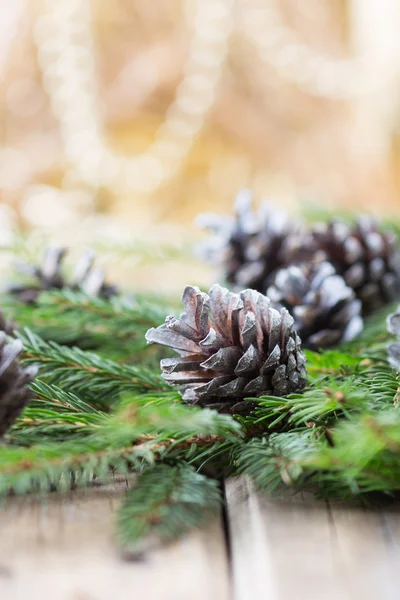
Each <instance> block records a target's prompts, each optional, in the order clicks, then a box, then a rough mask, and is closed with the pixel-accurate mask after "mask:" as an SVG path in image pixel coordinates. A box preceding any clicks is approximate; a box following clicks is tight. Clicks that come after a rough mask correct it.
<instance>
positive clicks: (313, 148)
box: [0, 0, 400, 290]
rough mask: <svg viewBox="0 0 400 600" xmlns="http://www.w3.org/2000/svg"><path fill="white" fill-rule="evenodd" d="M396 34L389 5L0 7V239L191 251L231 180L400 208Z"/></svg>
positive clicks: (147, 273) (287, 0) (168, 280)
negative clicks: (200, 220)
mask: <svg viewBox="0 0 400 600" xmlns="http://www.w3.org/2000/svg"><path fill="white" fill-rule="evenodd" d="M399 30H400V5H399V3H398V2H397V0H385V2H383V3H382V2H380V1H379V0H307V2H301V3H299V2H296V1H295V0H268V1H267V0H152V2H148V0H13V1H12V2H10V1H9V0H0V98H1V112H0V123H1V129H0V246H7V245H11V244H12V241H13V236H15V235H16V233H15V232H16V231H17V230H19V231H22V232H25V234H26V235H28V236H29V235H31V236H33V239H35V236H38V235H39V234H41V233H43V234H44V235H45V236H47V238H52V239H53V240H55V241H57V243H65V244H67V245H70V246H74V247H75V246H79V245H88V244H103V246H106V247H107V248H112V246H113V244H114V245H118V244H119V245H120V246H121V245H122V246H124V247H125V249H126V254H128V253H129V247H131V246H135V245H136V247H138V246H140V245H144V244H146V243H149V244H151V243H152V244H156V243H158V244H160V243H161V244H169V243H170V244H177V243H180V242H182V243H185V241H186V240H188V238H189V237H191V236H192V235H193V233H194V232H195V227H194V225H193V220H194V217H195V216H196V214H197V213H198V212H203V211H215V212H224V211H230V210H231V203H232V199H233V197H234V195H235V193H236V191H237V189H238V188H241V187H249V188H251V189H253V191H254V193H255V195H256V197H261V196H268V197H272V198H276V199H277V202H278V203H279V205H283V206H286V207H287V208H288V209H289V210H291V209H293V208H295V207H296V205H298V204H299V203H300V202H304V201H309V202H316V203H318V205H319V206H326V207H327V208H342V207H350V208H353V209H364V210H368V211H372V212H375V213H378V214H382V213H391V214H393V213H396V212H398V207H399V191H400V190H399V187H400V169H399V160H400V156H399V150H400V145H399V123H400V119H399V117H400V114H399V108H400V107H399V98H400V96H399V84H400V36H399ZM4 256H5V254H4V255H3V257H4ZM166 262H167V258H166V259H165V263H166ZM121 268H122V267H121ZM193 269H195V275H194V277H195V279H196V281H199V282H201V281H202V278H205V277H207V275H205V272H206V271H204V273H203V271H202V268H201V267H194V266H192V265H190V261H188V265H187V266H186V267H184V268H182V269H180V270H179V272H178V273H177V271H176V269H175V270H174V269H173V266H171V265H169V266H168V267H167V266H166V264H164V265H163V267H162V270H161V271H160V269H159V270H157V268H156V267H155V266H152V267H149V265H146V266H143V265H142V266H140V265H139V264H136V265H135V272H134V274H131V275H127V274H126V273H125V272H123V271H121V273H120V276H121V277H122V278H125V277H128V278H129V277H130V278H131V279H132V280H134V281H132V283H135V284H136V285H137V286H139V287H140V286H144V287H151V285H153V283H154V279H155V278H157V281H158V282H159V285H160V289H167V290H168V289H172V288H174V289H175V288H178V287H180V286H181V284H182V282H183V283H184V282H186V281H187V280H188V279H190V277H191V275H192V273H193ZM170 271H171V272H170Z"/></svg>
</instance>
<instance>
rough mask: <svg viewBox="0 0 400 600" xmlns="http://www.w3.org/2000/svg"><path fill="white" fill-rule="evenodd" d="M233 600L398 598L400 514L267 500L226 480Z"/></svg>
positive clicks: (246, 483) (243, 482) (237, 482)
mask: <svg viewBox="0 0 400 600" xmlns="http://www.w3.org/2000/svg"><path fill="white" fill-rule="evenodd" d="M227 502H228V517H229V526H230V535H231V546H232V576H233V587H234V594H233V597H234V600H250V599H251V600H254V599H255V598H263V599H264V598H265V599H267V600H317V599H318V600H321V599H323V600H350V599H351V600H378V599H379V600H395V599H396V600H397V599H398V598H399V597H400V591H399V590H400V555H399V540H400V511H396V510H395V509H392V510H391V511H385V512H381V511H368V510H363V509H361V508H345V507H343V506H333V507H332V506H330V505H328V504H327V503H325V502H316V501H315V500H311V499H310V498H306V497H304V496H300V495H297V496H295V497H288V498H285V499H281V500H277V499H272V500H271V499H267V498H265V497H261V496H259V495H257V494H256V493H255V492H254V490H253V489H252V487H251V485H250V483H249V481H248V480H246V479H245V478H240V479H238V480H231V481H228V482H227Z"/></svg>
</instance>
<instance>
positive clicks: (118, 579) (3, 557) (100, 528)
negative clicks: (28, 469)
mask: <svg viewBox="0 0 400 600" xmlns="http://www.w3.org/2000/svg"><path fill="white" fill-rule="evenodd" d="M120 497H121V493H120V492H118V493H117V492H115V490H114V491H110V490H107V491H104V490H103V491H102V490H100V491H98V492H97V493H90V494H89V493H86V494H84V493H79V494H77V493H75V494H74V495H72V496H71V497H70V498H69V499H63V500H55V499H51V500H50V501H49V502H48V504H47V505H43V504H38V503H37V502H33V501H32V500H26V499H25V500H19V501H12V502H11V503H10V504H9V505H8V507H7V508H5V509H2V510H1V511H0V598H1V600H26V599H27V598H29V599H30V600H47V599H49V600H125V599H126V600H128V599H129V600H132V599H133V598H148V599H149V600H152V599H153V598H154V599H155V600H158V599H161V598H162V599H163V600H164V599H166V600H188V598H190V599H191V600H192V599H193V600H213V599H215V600H228V598H229V575H228V563H227V556H226V548H225V539H224V534H223V528H222V525H221V522H216V523H214V524H212V525H211V526H210V527H208V528H206V529H205V530H204V531H202V532H194V533H193V534H191V535H189V536H188V537H187V538H185V539H184V540H182V541H181V542H178V543H175V544H173V545H170V546H169V547H166V548H163V549H161V550H157V551H154V552H151V553H150V554H149V555H148V556H146V558H145V559H144V560H142V561H141V562H138V561H136V562H133V561H126V560H123V559H122V557H121V556H120V555H119V553H118V550H117V547H116V544H115V540H114V539H113V531H114V523H113V517H114V509H115V507H116V506H117V504H118V502H119V501H120Z"/></svg>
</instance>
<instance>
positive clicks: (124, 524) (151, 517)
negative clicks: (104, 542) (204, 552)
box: [118, 464, 221, 554]
mask: <svg viewBox="0 0 400 600" xmlns="http://www.w3.org/2000/svg"><path fill="white" fill-rule="evenodd" d="M220 505H221V494H220V490H219V485H218V482H217V481H215V480H211V479H208V478H207V477H205V476H204V475H201V474H200V473H197V472H196V470H195V469H194V468H193V467H190V466H188V465H184V464H180V465H177V466H169V465H167V464H163V465H156V466H154V467H152V468H149V469H146V470H145V471H144V472H143V473H141V474H140V475H139V476H138V478H137V480H136V481H135V484H134V486H133V487H132V488H131V489H130V490H129V491H128V493H127V494H126V496H125V499H124V502H123V504H122V506H121V508H120V510H119V513H118V531H119V537H120V540H121V542H122V543H123V544H124V545H128V547H129V550H130V551H131V552H134V553H135V554H137V553H138V552H139V553H140V552H142V551H143V550H144V549H146V550H147V549H148V548H149V546H150V547H151V546H152V545H154V544H155V543H156V544H157V543H160V541H161V542H163V541H171V540H173V539H175V538H177V537H180V536H182V535H183V534H184V533H186V532H187V531H189V530H191V529H194V528H197V527H199V526H200V525H202V524H203V523H204V522H205V521H207V520H208V519H209V518H210V517H211V516H212V515H215V514H217V512H218V509H219V507H220Z"/></svg>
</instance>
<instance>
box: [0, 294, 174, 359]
mask: <svg viewBox="0 0 400 600" xmlns="http://www.w3.org/2000/svg"><path fill="white" fill-rule="evenodd" d="M1 306H2V308H3V309H4V310H6V312H7V314H8V315H9V316H11V317H12V318H14V319H17V320H18V324H19V326H20V327H29V329H32V330H34V331H35V333H36V334H37V335H39V336H40V337H42V338H43V339H45V340H51V341H54V342H57V343H60V344H68V345H71V344H74V345H76V346H79V347H80V348H83V349H99V351H101V352H102V353H104V354H107V356H108V357H110V356H112V357H113V358H116V359H120V358H126V357H128V358H129V357H130V356H135V355H138V354H139V353H143V352H145V353H146V354H148V353H150V354H154V353H155V351H154V348H149V347H148V346H147V344H146V341H145V338H144V334H145V333H146V331H147V330H148V329H149V328H150V327H153V326H156V325H157V324H159V323H160V322H162V321H163V320H165V317H166V315H167V314H170V313H171V312H172V311H171V308H170V307H168V306H167V305H166V304H165V303H160V301H158V303H157V302H156V299H155V298H154V299H152V301H149V300H148V299H147V298H135V299H134V300H133V301H130V300H127V299H123V298H119V297H116V298H112V299H111V300H104V299H101V298H95V297H90V296H87V295H85V294H83V293H80V292H73V291H71V290H65V291H51V292H44V293H42V294H40V296H39V299H38V302H37V303H36V304H33V305H25V304H20V303H16V302H15V298H12V297H11V296H8V295H4V296H3V297H2V298H1Z"/></svg>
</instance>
